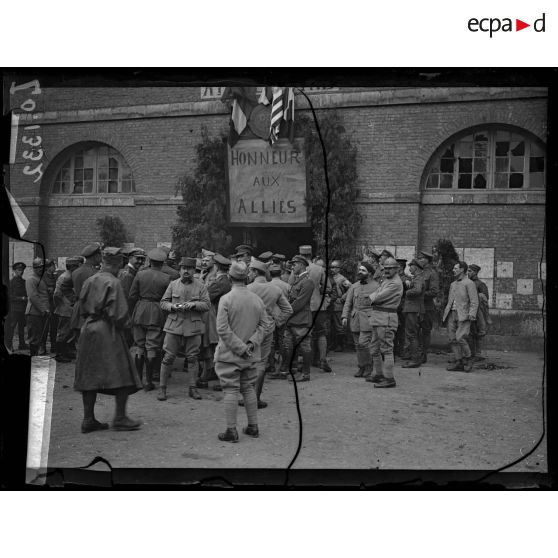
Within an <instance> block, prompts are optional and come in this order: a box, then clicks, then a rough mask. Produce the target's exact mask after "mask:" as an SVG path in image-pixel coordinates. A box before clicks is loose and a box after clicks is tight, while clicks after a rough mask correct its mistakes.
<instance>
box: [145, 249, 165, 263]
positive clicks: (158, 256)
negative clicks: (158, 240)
mask: <svg viewBox="0 0 558 558" xmlns="http://www.w3.org/2000/svg"><path fill="white" fill-rule="evenodd" d="M147 257H148V258H149V259H150V260H151V261H152V262H164V261H165V260H166V259H167V253H166V252H165V251H164V250H161V248H153V250H149V252H147Z"/></svg>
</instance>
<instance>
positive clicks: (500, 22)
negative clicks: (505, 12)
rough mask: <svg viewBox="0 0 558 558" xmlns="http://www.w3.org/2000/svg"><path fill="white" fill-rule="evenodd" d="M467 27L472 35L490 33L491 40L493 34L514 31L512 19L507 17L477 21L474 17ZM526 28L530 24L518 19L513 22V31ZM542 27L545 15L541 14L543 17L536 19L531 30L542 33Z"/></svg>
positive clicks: (486, 18)
mask: <svg viewBox="0 0 558 558" xmlns="http://www.w3.org/2000/svg"><path fill="white" fill-rule="evenodd" d="M467 27H468V28H469V31H471V32H473V33H476V32H477V31H482V32H484V33H490V38H492V35H493V33H497V32H498V31H503V32H510V31H513V30H514V29H513V24H512V19H511V18H509V17H505V18H503V19H500V18H497V17H494V18H493V17H490V18H488V17H485V18H482V19H477V18H475V17H472V18H471V19H470V20H469V21H468V23H467ZM527 27H531V24H530V23H525V22H524V21H521V20H520V19H516V20H515V31H521V30H522V29H526V28H527ZM544 27H545V14H544V13H543V15H542V16H541V17H540V18H539V19H536V20H535V21H534V22H533V29H534V30H535V32H537V33H544V32H545V31H544Z"/></svg>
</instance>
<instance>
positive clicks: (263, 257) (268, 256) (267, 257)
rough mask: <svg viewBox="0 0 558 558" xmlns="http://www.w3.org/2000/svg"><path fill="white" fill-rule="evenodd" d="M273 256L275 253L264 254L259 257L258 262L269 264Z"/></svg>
mask: <svg viewBox="0 0 558 558" xmlns="http://www.w3.org/2000/svg"><path fill="white" fill-rule="evenodd" d="M271 256H273V252H263V253H262V254H260V255H259V256H258V260H260V261H261V262H267V261H269V260H270V259H271Z"/></svg>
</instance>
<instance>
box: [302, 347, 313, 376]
mask: <svg viewBox="0 0 558 558" xmlns="http://www.w3.org/2000/svg"><path fill="white" fill-rule="evenodd" d="M311 365H312V353H311V352H310V351H302V378H301V380H299V381H302V382H308V381H309V380H310V366H311Z"/></svg>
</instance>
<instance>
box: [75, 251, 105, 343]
mask: <svg viewBox="0 0 558 558" xmlns="http://www.w3.org/2000/svg"><path fill="white" fill-rule="evenodd" d="M81 256H82V257H83V258H85V262H83V264H82V265H80V266H79V267H78V268H77V269H75V270H74V271H73V272H72V285H73V286H74V292H75V294H76V303H75V304H74V306H73V308H72V317H71V319H70V327H71V328H72V329H73V330H74V335H75V338H76V341H77V340H78V339H79V335H80V330H81V326H82V325H83V320H82V318H81V313H80V308H79V305H80V297H81V289H82V287H83V284H84V283H85V281H87V279H89V277H91V276H92V275H95V273H97V272H98V269H97V268H98V266H99V264H100V263H101V245H100V244H97V243H94V244H89V245H88V246H86V247H85V248H84V249H83V250H82V251H81Z"/></svg>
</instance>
